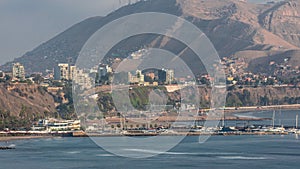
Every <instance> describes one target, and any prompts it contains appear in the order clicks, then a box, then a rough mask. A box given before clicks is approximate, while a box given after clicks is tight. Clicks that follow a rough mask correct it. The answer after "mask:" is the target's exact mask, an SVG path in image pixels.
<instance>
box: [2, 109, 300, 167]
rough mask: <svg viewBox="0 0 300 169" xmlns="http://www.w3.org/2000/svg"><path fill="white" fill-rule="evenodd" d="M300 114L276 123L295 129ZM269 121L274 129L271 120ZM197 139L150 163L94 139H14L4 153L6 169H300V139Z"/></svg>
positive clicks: (286, 115) (269, 113)
mask: <svg viewBox="0 0 300 169" xmlns="http://www.w3.org/2000/svg"><path fill="white" fill-rule="evenodd" d="M298 112H299V115H300V111H281V112H280V111H277V113H276V120H275V121H276V124H278V125H279V124H284V125H290V126H292V125H294V124H295V116H296V114H298ZM238 115H242V116H255V117H267V118H271V117H272V116H273V113H272V111H263V112H254V113H253V112H249V113H246V114H238ZM230 123H233V122H230ZM250 123H252V122H250ZM253 123H257V122H253ZM259 123H262V122H259ZM263 123H266V125H270V124H271V121H264V122H263ZM299 138H300V136H299ZM116 139H117V138H116ZM197 141H198V137H186V138H185V139H184V140H183V141H182V142H181V143H180V144H179V145H177V146H176V147H175V148H173V149H172V150H170V151H169V152H167V153H164V154H161V155H158V156H155V157H152V158H146V159H130V158H123V157H116V156H114V155H112V154H110V153H108V152H106V151H104V150H103V149H101V148H99V147H98V146H97V145H96V144H95V143H94V142H93V141H91V140H90V139H89V138H51V139H36V140H23V141H12V142H8V143H0V146H3V145H4V146H14V147H15V148H16V149H15V150H7V151H0V169H177V168H184V169H194V168H195V169H196V168H197V169H199V168H205V169H218V168H220V169H261V168H263V169H265V168H271V169H277V168H278V169H285V168H287V169H299V168H300V139H298V137H297V136H296V135H286V136H212V137H210V139H209V140H208V141H207V142H205V143H203V144H199V143H198V142H197ZM158 144H159V143H158ZM128 151H130V150H128ZM135 151H136V153H138V152H143V153H147V152H149V153H150V154H151V153H152V152H153V151H152V150H137V149H134V150H132V151H131V153H135Z"/></svg>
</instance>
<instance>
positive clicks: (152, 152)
mask: <svg viewBox="0 0 300 169" xmlns="http://www.w3.org/2000/svg"><path fill="white" fill-rule="evenodd" d="M123 150H124V151H132V152H140V153H149V154H167V155H238V154H240V153H226V152H217V153H188V152H162V151H155V150H146V149H123Z"/></svg>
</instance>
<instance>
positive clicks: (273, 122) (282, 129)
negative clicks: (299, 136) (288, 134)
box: [268, 110, 285, 132]
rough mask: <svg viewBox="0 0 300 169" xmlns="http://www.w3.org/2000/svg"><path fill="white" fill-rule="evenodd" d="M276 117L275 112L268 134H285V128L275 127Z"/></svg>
mask: <svg viewBox="0 0 300 169" xmlns="http://www.w3.org/2000/svg"><path fill="white" fill-rule="evenodd" d="M275 116H276V112H275V110H274V111H273V117H272V127H270V128H269V130H268V132H284V131H285V128H284V127H283V126H281V127H275Z"/></svg>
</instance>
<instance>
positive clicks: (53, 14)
mask: <svg viewBox="0 0 300 169" xmlns="http://www.w3.org/2000/svg"><path fill="white" fill-rule="evenodd" d="M127 1H128V0H0V64H4V63H6V62H7V61H11V60H13V59H14V58H15V57H20V56H22V55H23V54H24V53H25V52H27V51H30V50H32V49H34V48H35V47H37V46H38V45H40V44H41V43H43V42H46V41H47V40H49V39H50V38H52V37H54V36H55V35H57V34H58V33H60V32H62V31H64V30H65V29H67V28H69V27H70V26H72V25H73V24H75V23H78V22H80V21H82V20H84V19H86V18H89V17H92V16H105V15H106V14H108V13H109V12H111V11H113V10H114V9H117V8H118V7H120V5H119V2H121V4H125V3H127ZM132 1H134V0H132ZM254 1H264V0H254Z"/></svg>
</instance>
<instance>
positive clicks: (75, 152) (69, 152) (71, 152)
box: [66, 151, 80, 154]
mask: <svg viewBox="0 0 300 169" xmlns="http://www.w3.org/2000/svg"><path fill="white" fill-rule="evenodd" d="M66 153H68V154H79V153H80V151H68V152H66Z"/></svg>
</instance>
